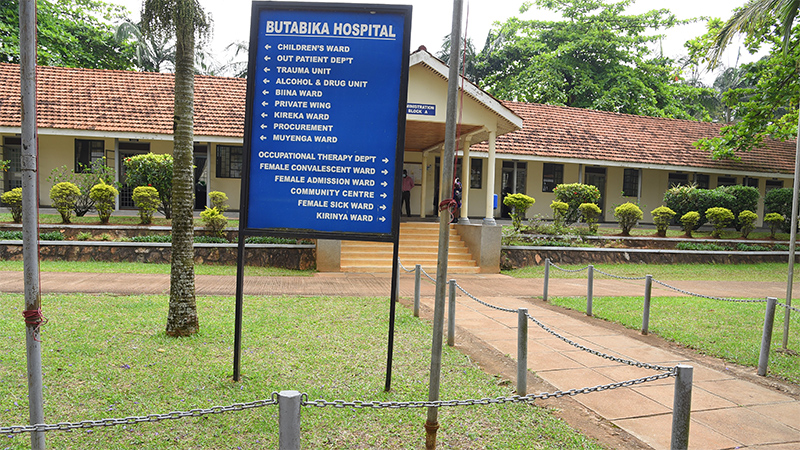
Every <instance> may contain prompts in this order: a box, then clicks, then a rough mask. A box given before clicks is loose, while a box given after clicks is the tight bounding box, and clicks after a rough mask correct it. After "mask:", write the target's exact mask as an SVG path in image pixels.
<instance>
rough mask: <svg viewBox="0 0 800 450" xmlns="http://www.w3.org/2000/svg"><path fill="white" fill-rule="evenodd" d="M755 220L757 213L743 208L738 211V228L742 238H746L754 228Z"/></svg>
mask: <svg viewBox="0 0 800 450" xmlns="http://www.w3.org/2000/svg"><path fill="white" fill-rule="evenodd" d="M756 220H758V214H756V213H754V212H753V211H749V210H744V211H742V212H740V213H739V220H738V222H739V230H740V231H741V232H742V237H743V238H745V239H746V238H747V236H748V235H749V234H750V233H751V232H752V231H753V230H754V229H755V228H756Z"/></svg>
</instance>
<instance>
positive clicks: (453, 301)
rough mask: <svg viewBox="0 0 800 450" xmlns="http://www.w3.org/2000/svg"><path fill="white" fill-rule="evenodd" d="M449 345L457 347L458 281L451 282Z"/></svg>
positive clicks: (448, 320) (448, 326)
mask: <svg viewBox="0 0 800 450" xmlns="http://www.w3.org/2000/svg"><path fill="white" fill-rule="evenodd" d="M447 345H449V346H450V347H452V346H454V345H456V280H450V301H449V303H448V307H447Z"/></svg>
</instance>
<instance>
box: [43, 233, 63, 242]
mask: <svg viewBox="0 0 800 450" xmlns="http://www.w3.org/2000/svg"><path fill="white" fill-rule="evenodd" d="M39 239H40V240H42V241H63V240H64V239H66V238H65V237H64V234H63V233H62V232H60V231H49V232H47V233H42V234H40V235H39Z"/></svg>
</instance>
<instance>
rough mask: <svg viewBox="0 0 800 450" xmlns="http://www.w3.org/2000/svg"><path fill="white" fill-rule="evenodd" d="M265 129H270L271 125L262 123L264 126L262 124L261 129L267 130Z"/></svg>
mask: <svg viewBox="0 0 800 450" xmlns="http://www.w3.org/2000/svg"><path fill="white" fill-rule="evenodd" d="M265 128H269V125H267V124H265V123H262V124H261V129H262V130H263V129H265Z"/></svg>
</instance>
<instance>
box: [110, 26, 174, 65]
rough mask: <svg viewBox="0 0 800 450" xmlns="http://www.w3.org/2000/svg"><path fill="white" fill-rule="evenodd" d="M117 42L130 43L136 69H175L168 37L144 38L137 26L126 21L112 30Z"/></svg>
mask: <svg viewBox="0 0 800 450" xmlns="http://www.w3.org/2000/svg"><path fill="white" fill-rule="evenodd" d="M114 39H116V41H117V42H130V43H131V44H132V45H133V49H134V52H135V55H136V67H137V68H138V69H139V70H141V71H143V72H161V71H162V70H168V69H171V68H174V67H175V44H174V39H172V38H170V37H169V36H161V37H156V36H145V35H143V34H142V30H141V27H140V26H139V25H138V24H135V23H133V22H131V21H130V20H126V21H124V22H122V23H120V24H119V25H118V26H117V27H116V29H115V30H114Z"/></svg>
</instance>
